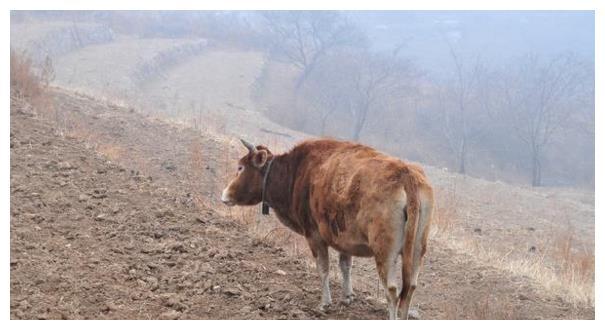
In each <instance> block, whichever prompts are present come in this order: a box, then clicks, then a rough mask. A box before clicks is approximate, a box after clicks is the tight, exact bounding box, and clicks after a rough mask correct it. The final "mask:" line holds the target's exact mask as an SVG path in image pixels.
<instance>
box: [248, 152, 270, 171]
mask: <svg viewBox="0 0 605 330" xmlns="http://www.w3.org/2000/svg"><path fill="white" fill-rule="evenodd" d="M268 158H269V154H268V153H267V150H262V149H261V150H258V151H256V152H255V153H254V155H252V165H254V166H255V167H257V168H261V167H263V166H265V163H266V162H267V159H268Z"/></svg>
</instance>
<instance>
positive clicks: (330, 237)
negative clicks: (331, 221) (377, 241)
mask: <svg viewBox="0 0 605 330" xmlns="http://www.w3.org/2000/svg"><path fill="white" fill-rule="evenodd" d="M356 229H357V230H356ZM358 229H359V228H355V227H353V228H351V227H349V228H347V230H345V231H340V232H337V233H335V232H334V231H333V230H331V229H330V228H328V226H325V225H323V224H322V225H320V230H319V231H320V235H321V236H322V238H323V239H324V241H326V242H327V243H328V245H330V246H331V247H332V248H334V249H335V250H337V251H339V252H343V253H346V254H350V255H352V256H356V257H371V256H373V255H374V253H373V252H372V250H371V249H370V246H369V244H368V240H367V238H366V237H367V235H363V234H362V233H361V231H359V230H358Z"/></svg>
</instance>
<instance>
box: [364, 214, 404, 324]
mask: <svg viewBox="0 0 605 330" xmlns="http://www.w3.org/2000/svg"><path fill="white" fill-rule="evenodd" d="M401 210H403V208H401ZM401 212H403V211H401ZM383 219H384V220H383ZM383 219H380V218H378V219H376V220H375V221H374V222H373V225H372V226H371V227H370V229H369V237H368V239H369V243H370V248H371V249H372V252H373V253H374V259H375V261H376V270H377V271H378V276H379V277H380V281H381V282H382V286H383V287H384V291H385V294H386V298H387V303H388V310H389V318H390V319H391V320H394V319H397V312H398V309H397V305H398V302H399V295H398V293H399V292H398V290H397V287H398V282H399V281H398V279H397V270H398V268H397V259H398V258H399V255H400V253H401V249H402V247H403V225H404V224H403V215H402V214H401V213H396V214H395V216H393V217H390V216H389V217H385V218H383Z"/></svg>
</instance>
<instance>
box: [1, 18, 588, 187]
mask: <svg viewBox="0 0 605 330" xmlns="http://www.w3.org/2000/svg"><path fill="white" fill-rule="evenodd" d="M11 48H12V49H15V50H18V51H25V52H27V54H28V55H29V56H30V57H31V58H32V59H33V61H34V63H35V64H36V65H37V66H38V67H39V68H40V70H42V69H44V68H46V69H47V70H48V68H49V67H52V71H53V79H54V81H55V84H57V85H59V86H69V87H74V86H76V87H79V88H82V89H83V90H92V91H96V92H101V93H103V95H105V96H107V97H111V98H115V99H119V100H124V101H125V102H128V103H129V104H134V105H136V106H137V108H138V109H140V110H141V111H144V112H148V113H150V114H162V115H166V116H171V117H174V118H187V119H190V120H192V123H193V124H194V125H197V126H199V127H200V128H201V129H203V128H204V125H208V123H209V121H207V120H204V118H207V117H208V116H210V115H216V116H221V114H224V113H229V114H230V116H231V117H229V118H233V115H235V116H236V117H237V116H241V117H259V118H260V117H262V118H266V119H268V121H259V122H258V125H257V126H258V127H254V129H258V128H259V127H260V128H261V129H264V130H265V131H271V132H274V133H276V134H282V135H284V136H287V134H286V133H283V132H282V131H280V129H279V127H286V128H288V129H291V130H295V131H301V132H304V133H307V134H309V135H319V136H331V137H335V138H339V139H347V140H356V141H359V142H361V143H365V144H369V145H372V146H375V147H377V148H379V149H381V150H384V151H386V152H388V153H390V154H393V155H395V156H398V157H401V158H403V159H408V160H412V161H417V162H422V163H424V164H429V165H432V166H436V167H440V168H443V169H444V170H445V169H447V171H451V172H459V173H462V174H466V175H469V176H473V177H478V178H484V179H486V180H491V181H496V180H500V181H506V182H511V183H516V184H524V185H533V186H578V187H587V188H593V187H594V173H595V166H594V164H595V160H594V148H595V138H594V134H595V133H594V111H595V109H594V13H593V12H588V11H557V12H554V11H389V12H382V11H355V12H347V11H344V12H334V11H330V12H325V11H313V12H309V11H270V12H261V11H228V12H224V11H221V12H216V11H174V12H171V11H162V12H159V11H36V12H31V11H29V12H24V11H12V12H11ZM217 50H218V51H220V52H221V53H218V52H216V51H217ZM213 54H215V55H213ZM216 54H219V55H216ZM223 118H225V117H223ZM225 121H226V122H225V123H223V124H221V125H223V126H224V127H222V128H223V129H224V130H225V131H226V132H228V133H230V134H234V135H235V134H238V133H242V132H241V130H243V129H244V128H242V126H241V125H239V126H237V127H236V126H234V125H231V124H232V123H231V122H232V119H230V120H225ZM273 124H278V125H275V126H272V125H273ZM213 125H214V126H216V122H213ZM221 125H219V126H221ZM248 129H250V128H248ZM238 131H239V132H238ZM280 132H281V133H280ZM254 142H256V143H259V144H269V146H270V141H254Z"/></svg>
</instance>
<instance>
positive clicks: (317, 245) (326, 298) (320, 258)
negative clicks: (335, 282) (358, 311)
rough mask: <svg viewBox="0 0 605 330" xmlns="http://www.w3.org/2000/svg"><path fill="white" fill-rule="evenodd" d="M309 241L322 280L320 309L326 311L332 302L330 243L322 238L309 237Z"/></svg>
mask: <svg viewBox="0 0 605 330" xmlns="http://www.w3.org/2000/svg"><path fill="white" fill-rule="evenodd" d="M307 241H308V243H309V247H310V248H311V252H312V253H313V257H315V264H316V266H317V272H318V273H319V279H320V280H321V303H320V304H319V310H320V311H322V312H325V311H326V310H327V309H328V307H330V305H331V304H332V296H331V294H330V279H329V275H330V255H329V253H328V245H327V244H326V243H325V242H323V241H322V240H320V239H313V238H308V239H307Z"/></svg>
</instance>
